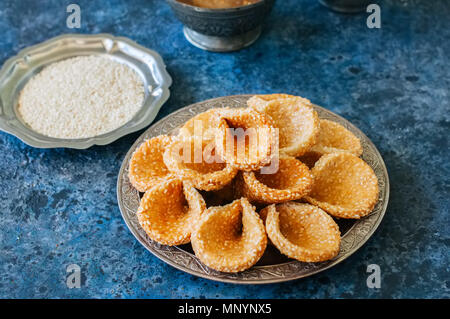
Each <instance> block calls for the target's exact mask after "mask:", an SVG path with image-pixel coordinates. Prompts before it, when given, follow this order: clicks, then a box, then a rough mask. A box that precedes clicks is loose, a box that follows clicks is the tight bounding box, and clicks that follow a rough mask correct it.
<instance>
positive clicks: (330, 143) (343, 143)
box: [310, 120, 363, 156]
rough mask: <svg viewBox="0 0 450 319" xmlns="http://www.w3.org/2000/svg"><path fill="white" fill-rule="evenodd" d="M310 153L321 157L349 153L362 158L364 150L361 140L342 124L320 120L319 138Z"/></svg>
mask: <svg viewBox="0 0 450 319" xmlns="http://www.w3.org/2000/svg"><path fill="white" fill-rule="evenodd" d="M310 152H312V153H316V154H319V155H320V156H321V155H325V154H330V153H338V152H349V153H352V154H354V155H356V156H361V154H362V152H363V149H362V146H361V142H360V140H359V138H357V137H356V136H355V134H353V133H352V132H350V131H349V130H347V129H346V128H345V127H343V126H342V125H341V124H338V123H336V122H333V121H329V120H320V132H319V137H318V139H317V143H316V144H315V145H314V146H313V147H312V148H311V149H310Z"/></svg>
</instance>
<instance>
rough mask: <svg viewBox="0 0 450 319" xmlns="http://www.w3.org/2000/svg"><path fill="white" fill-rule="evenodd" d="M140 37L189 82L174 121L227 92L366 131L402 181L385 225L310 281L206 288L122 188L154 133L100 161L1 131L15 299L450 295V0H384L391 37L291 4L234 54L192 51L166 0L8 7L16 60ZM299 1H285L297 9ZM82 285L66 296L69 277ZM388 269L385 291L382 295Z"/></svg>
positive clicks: (99, 150) (1, 264)
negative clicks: (272, 96) (71, 14)
mask: <svg viewBox="0 0 450 319" xmlns="http://www.w3.org/2000/svg"><path fill="white" fill-rule="evenodd" d="M73 2H75V3H78V4H79V5H80V6H81V10H82V28H81V29H79V30H77V31H79V32H80V33H99V32H106V33H112V34H114V35H120V36H126V37H130V38H131V39H133V40H135V41H137V42H138V43H140V44H142V45H144V46H147V47H149V48H152V49H154V50H156V51H158V52H159V53H160V54H161V55H162V56H163V58H164V60H165V61H166V64H167V69H168V71H169V72H170V74H171V75H172V77H173V80H174V83H173V86H172V88H171V90H172V95H171V98H170V100H169V101H168V103H167V104H166V105H164V106H163V108H162V110H161V112H160V114H159V116H158V119H160V118H162V117H163V116H166V115H167V114H169V113H171V112H172V111H174V110H176V109H177V108H179V107H182V106H184V105H187V104H190V103H193V102H197V101H201V100H204V99H208V98H213V97H217V96H223V95H232V94H241V93H262V92H286V93H292V94H298V95H302V96H305V97H308V98H310V99H311V100H312V101H313V102H315V103H317V104H319V105H322V106H325V107H327V108H329V109H331V110H332V111H334V112H336V113H338V114H340V115H342V116H344V117H345V118H347V119H348V120H350V121H351V122H353V123H354V124H355V125H357V126H358V127H359V128H361V129H362V130H363V131H364V132H365V133H366V134H367V135H368V136H369V137H370V138H371V139H372V141H373V142H374V143H375V144H376V146H377V147H378V149H379V150H380V152H381V154H382V155H383V157H384V159H385V162H386V165H387V167H388V170H389V174H390V180H391V199H390V204H389V208H388V211H387V214H386V217H385V219H384V220H383V222H382V224H381V226H380V228H379V229H378V231H377V232H376V233H375V235H374V236H373V237H372V239H370V240H369V242H368V243H367V244H366V245H365V246H364V247H363V248H362V249H360V250H359V251H358V252H357V253H355V254H354V255H353V256H352V257H350V258H349V259H347V260H346V261H344V262H343V263H341V264H339V265H338V266H336V267H334V268H332V269H330V270H328V271H326V272H323V273H320V274H318V275H315V276H313V277H310V278H307V279H302V280H297V281H294V282H289V283H283V284H274V285H264V286H238V285H232V284H222V283H216V282H212V281H208V280H205V279H200V278H196V277H193V276H191V275H188V274H185V273H183V272H181V271H178V270H176V269H174V268H172V267H171V266H168V265H166V264H165V263H163V262H161V261H159V260H158V259H157V258H156V257H154V256H153V255H152V254H150V253H149V252H148V251H147V250H145V248H144V247H142V246H141V245H140V244H139V243H138V242H137V241H136V240H135V239H134V237H133V236H132V234H131V233H130V232H129V231H128V229H127V227H126V225H125V223H124V222H123V220H122V218H121V215H120V212H119V209H118V206H117V200H116V190H115V185H116V177H117V174H118V171H119V166H120V164H121V161H122V159H123V158H124V156H125V154H126V152H127V151H128V149H129V147H130V146H131V144H132V143H133V142H134V140H135V139H136V138H137V137H138V136H139V134H140V133H141V132H137V133H135V134H131V135H129V136H126V137H124V138H121V139H120V140H118V141H116V142H115V143H112V144H111V145H108V146H102V147H98V146H95V147H92V148H90V149H88V150H82V151H78V150H68V149H53V150H40V149H34V148H31V147H29V146H27V145H25V144H23V143H22V142H20V141H19V140H18V139H16V138H15V137H12V136H9V135H7V134H5V133H0V297H2V298H9V297H13V298H30V297H33V298H36V297H44V298H74V297H81V298H92V297H104V298H116V297H118V298H130V297H138V298H143V297H144V298H147V297H153V298H155V297H156V298H173V297H182V298H205V297H206V298H215V297H226V298H245V297H248V298H265V297H270V298H323V297H325V298H347V297H352V298H363V297H369V298H391V297H394V298H399V297H409V298H416V297H426V298H427V297H446V298H449V297H450V288H449V286H450V274H449V243H450V223H449V212H448V209H449V187H450V185H449V184H450V179H449V175H450V167H449V143H448V136H449V127H450V125H449V111H450V102H449V98H450V96H449V89H450V70H449V65H450V18H449V17H450V2H448V1H446V0H441V1H437V0H436V1H414V0H410V1H406V0H404V1H394V0H391V1H384V2H383V4H382V28H381V29H368V28H367V27H366V26H365V23H366V21H365V20H366V17H367V15H366V14H361V15H342V14H336V13H333V12H330V11H328V10H327V9H326V8H324V7H322V6H320V5H319V4H318V2H317V1H315V0H303V1H300V0H283V1H278V4H277V5H276V7H275V9H274V11H273V12H272V14H271V16H270V18H269V20H268V21H267V24H266V26H265V30H264V33H263V35H262V37H261V38H260V40H259V41H258V42H257V43H256V44H254V45H253V46H252V47H250V48H248V49H245V50H242V51H240V52H237V53H232V54H217V53H208V52H204V51H201V50H199V49H197V48H195V47H192V46H191V45H190V44H188V42H187V41H186V40H185V39H184V38H183V34H182V32H181V24H180V23H179V22H178V21H177V20H176V19H175V17H174V15H173V14H172V12H171V11H170V9H169V8H168V6H167V5H166V4H165V3H164V1H162V0H133V1H125V0H122V1H119V0H115V1H107V2H106V1H88V0H85V1H34V0H27V1H14V0H2V1H1V2H0V63H3V62H4V61H5V60H6V59H7V58H8V57H10V56H12V55H14V54H16V53H17V52H18V51H19V50H21V49H23V48H25V47H27V46H29V45H32V44H36V43H39V42H41V41H44V40H47V39H49V38H51V37H53V36H56V35H60V34H63V33H68V32H73V30H70V29H67V28H66V26H65V19H66V16H67V15H66V12H65V11H66V10H65V9H66V6H67V5H68V4H69V3H73ZM282 3H283V4H284V5H281V4H282ZM72 263H76V264H79V265H80V266H81V267H82V273H83V277H82V279H83V280H82V287H81V288H80V289H72V290H71V289H68V288H67V287H66V284H65V281H66V267H67V266H68V265H69V264H72ZM372 263H375V264H378V265H380V267H381V271H382V283H381V284H382V286H381V288H380V289H369V288H367V286H366V278H367V273H366V267H367V265H369V264H372Z"/></svg>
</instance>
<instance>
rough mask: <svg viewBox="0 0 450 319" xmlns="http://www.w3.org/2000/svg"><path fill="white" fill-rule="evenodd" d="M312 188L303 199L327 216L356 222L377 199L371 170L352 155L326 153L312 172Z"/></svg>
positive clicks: (375, 183)
mask: <svg viewBox="0 0 450 319" xmlns="http://www.w3.org/2000/svg"><path fill="white" fill-rule="evenodd" d="M311 172H312V174H313V175H314V185H313V188H312V190H311V192H310V193H309V194H308V196H305V197H304V198H305V199H306V200H307V201H308V202H309V203H311V204H313V205H316V206H319V207H320V208H322V209H323V210H325V211H326V212H328V213H329V214H331V215H333V216H335V217H340V218H356V219H359V218H361V217H363V216H366V215H367V214H369V213H370V212H371V211H372V209H373V208H374V206H375V204H376V202H377V200H378V180H377V177H376V175H375V173H374V171H373V170H372V168H371V167H370V166H369V165H368V164H367V163H366V162H364V161H363V160H362V159H360V158H359V157H357V156H355V155H353V154H351V153H333V154H327V155H324V156H322V157H321V158H320V160H318V161H317V163H316V165H315V166H314V167H313V169H312V170H311Z"/></svg>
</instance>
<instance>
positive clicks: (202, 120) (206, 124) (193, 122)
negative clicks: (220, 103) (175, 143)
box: [179, 108, 221, 140]
mask: <svg viewBox="0 0 450 319" xmlns="http://www.w3.org/2000/svg"><path fill="white" fill-rule="evenodd" d="M220 110H221V109H220V108H215V109H210V110H208V111H206V112H202V113H200V114H197V115H196V116H194V117H193V118H191V119H190V120H188V121H187V122H186V123H185V124H184V125H183V126H182V127H181V128H180V131H179V134H180V135H182V136H184V137H194V138H202V139H205V140H213V139H214V138H215V134H216V130H217V126H216V124H217V118H218V117H219V112H220Z"/></svg>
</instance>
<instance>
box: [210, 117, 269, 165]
mask: <svg viewBox="0 0 450 319" xmlns="http://www.w3.org/2000/svg"><path fill="white" fill-rule="evenodd" d="M275 138H276V136H275V135H274V127H273V125H272V120H271V118H270V117H269V116H267V115H265V114H263V113H260V112H257V111H255V110H253V109H250V108H236V109H230V108H224V109H222V110H221V112H220V118H219V121H218V133H217V136H216V146H217V153H218V154H219V155H220V156H221V157H222V159H223V160H224V161H225V162H226V163H228V164H231V165H233V166H234V167H236V168H238V169H240V170H244V171H251V170H257V169H259V168H261V167H263V166H264V165H266V164H267V163H268V162H269V161H270V157H271V154H272V147H273V144H274V142H275Z"/></svg>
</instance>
